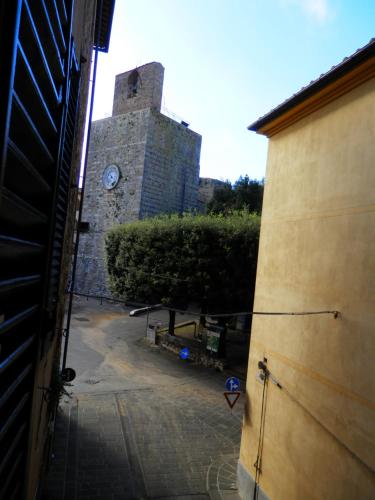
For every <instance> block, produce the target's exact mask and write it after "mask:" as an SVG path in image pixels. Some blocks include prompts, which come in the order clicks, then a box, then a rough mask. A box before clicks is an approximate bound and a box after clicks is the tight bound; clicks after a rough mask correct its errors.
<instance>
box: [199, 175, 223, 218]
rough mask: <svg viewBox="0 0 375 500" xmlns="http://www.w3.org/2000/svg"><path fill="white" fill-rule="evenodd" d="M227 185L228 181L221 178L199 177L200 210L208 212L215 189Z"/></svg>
mask: <svg viewBox="0 0 375 500" xmlns="http://www.w3.org/2000/svg"><path fill="white" fill-rule="evenodd" d="M225 185H226V183H225V182H224V181H220V180H219V179H210V178H209V177H201V178H200V179H199V190H198V209H199V211H200V212H202V213H205V212H206V208H207V203H208V202H209V201H211V200H212V198H213V196H214V192H215V190H216V189H218V188H221V187H223V186H225Z"/></svg>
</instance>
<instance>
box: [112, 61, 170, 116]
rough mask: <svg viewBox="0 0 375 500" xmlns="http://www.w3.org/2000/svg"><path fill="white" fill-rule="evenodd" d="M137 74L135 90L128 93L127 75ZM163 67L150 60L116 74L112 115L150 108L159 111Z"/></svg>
mask: <svg viewBox="0 0 375 500" xmlns="http://www.w3.org/2000/svg"><path fill="white" fill-rule="evenodd" d="M134 72H137V73H138V75H139V78H138V84H137V85H136V87H137V88H136V91H135V92H134V93H133V92H130V94H129V77H130V76H131V75H132V74H134ZM163 80H164V68H163V66H162V65H161V64H160V63H157V62H152V63H149V64H145V65H144V66H140V67H139V68H135V69H132V70H131V71H126V72H125V73H121V74H120V75H116V81H115V95H114V99H113V109H112V116H116V115H121V114H124V113H128V112H129V111H137V110H139V109H145V108H152V109H156V110H158V111H160V107H161V98H162V93H163Z"/></svg>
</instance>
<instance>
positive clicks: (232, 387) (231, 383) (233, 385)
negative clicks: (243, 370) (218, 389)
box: [225, 377, 240, 392]
mask: <svg viewBox="0 0 375 500" xmlns="http://www.w3.org/2000/svg"><path fill="white" fill-rule="evenodd" d="M225 388H226V390H227V391H229V392H234V391H238V390H239V388H240V381H239V380H238V378H237V377H229V378H227V380H226V382H225Z"/></svg>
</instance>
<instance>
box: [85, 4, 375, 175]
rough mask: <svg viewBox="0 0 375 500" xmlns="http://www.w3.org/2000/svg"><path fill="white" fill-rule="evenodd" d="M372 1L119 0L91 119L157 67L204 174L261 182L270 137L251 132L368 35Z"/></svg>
mask: <svg viewBox="0 0 375 500" xmlns="http://www.w3.org/2000/svg"><path fill="white" fill-rule="evenodd" d="M374 26H375V0H230V1H229V0H116V7H115V13H114V19H113V25H112V34H111V41H110V48H109V52H108V53H107V54H104V53H101V54H100V56H99V63H98V71H97V82H96V94H95V104H94V114H93V119H94V120H96V119H100V118H104V117H108V116H110V115H111V112H112V101H113V91H114V82H115V75H116V74H119V73H123V72H124V71H128V70H130V69H132V68H134V67H137V66H141V65H143V64H146V63H149V62H152V61H157V62H160V63H161V64H162V65H163V66H164V68H165V74H164V90H163V106H164V107H165V108H166V109H167V110H169V111H170V112H172V113H174V114H175V115H177V116H178V117H180V118H181V119H183V120H185V121H187V122H188V123H189V124H190V128H191V129H192V130H194V131H195V132H198V133H199V134H201V135H202V150H201V160H200V165H201V166H200V175H201V177H212V178H217V179H222V180H226V179H229V180H230V181H231V182H234V181H236V180H237V179H238V178H239V177H240V176H241V175H242V176H244V175H248V176H249V177H250V178H252V179H262V178H263V177H264V175H265V167H266V160H267V139H266V138H265V137H263V136H260V135H257V134H255V133H254V132H250V131H248V130H247V126H248V125H249V124H250V123H253V122H254V121H255V120H256V119H257V118H258V117H260V116H262V115H264V114H266V113H268V111H270V110H271V109H272V108H273V107H275V106H277V105H278V104H280V103H281V102H282V101H284V100H285V99H287V98H288V97H290V96H291V95H292V94H294V93H295V92H296V91H298V90H299V89H300V88H301V87H303V86H305V85H307V84H308V83H309V82H310V81H311V80H314V79H316V78H317V77H319V75H320V74H321V73H324V72H326V71H327V70H329V69H330V68H331V66H333V65H335V64H337V63H339V62H340V61H341V60H342V59H343V58H344V57H346V56H349V55H351V54H352V53H353V52H355V51H356V50H357V49H358V48H359V47H362V46H363V45H365V44H366V43H367V42H368V41H369V40H370V39H371V38H372V37H373V36H375V32H374Z"/></svg>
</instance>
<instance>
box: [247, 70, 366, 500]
mask: <svg viewBox="0 0 375 500" xmlns="http://www.w3.org/2000/svg"><path fill="white" fill-rule="evenodd" d="M374 116H375V80H374V79H372V80H370V81H368V82H367V83H365V84H362V85H361V86H360V87H357V88H356V89H354V90H352V91H351V92H349V93H348V94H346V95H344V96H342V97H340V98H338V99H337V100H336V101H334V102H332V103H330V104H328V105H327V106H325V107H324V108H322V109H320V110H319V111H316V112H315V113H313V114H311V115H310V116H308V117H306V118H304V119H303V120H301V121H300V122H298V123H296V124H294V125H292V126H291V127H289V128H288V129H286V130H284V131H283V132H280V133H279V134H277V135H275V136H274V137H272V138H271V140H270V143H269V154H268V164H267V174H266V184H265V193H264V202H263V214H262V227H261V237H260V250H259V261H258V273H257V283H256V293H255V304H254V310H260V311H319V310H339V311H340V312H341V316H340V317H339V318H338V319H334V318H333V317H332V316H331V315H321V316H297V317H293V316H255V317H254V319H253V326H252V334H251V346H250V359H249V369H248V379H247V395H246V397H247V405H246V413H245V418H244V429H243V436H242V444H241V454H240V463H239V479H240V488H241V494H242V496H243V498H252V494H253V492H252V484H253V482H252V478H254V475H255V468H254V463H255V461H256V457H257V450H258V438H259V424H260V414H261V398H262V391H263V385H262V384H261V383H259V382H258V381H257V380H256V374H257V372H258V368H257V364H258V361H259V360H263V359H264V358H266V359H267V366H268V368H269V370H270V371H271V372H272V374H273V375H274V376H275V377H276V379H277V380H278V381H279V382H280V384H281V385H282V386H283V389H279V388H278V387H277V386H276V385H274V384H272V383H271V382H270V383H269V385H268V392H267V399H266V414H265V415H266V416H265V431H264V444H263V453H262V473H261V475H260V486H261V490H262V493H263V494H265V495H267V496H268V497H269V498H275V499H278V500H279V499H280V500H283V499H285V500H293V499H296V500H297V499H298V500H300V499H301V498H303V499H309V498H313V499H320V500H321V499H330V500H331V499H341V500H342V499H348V500H349V499H352V498H361V499H370V498H373V495H374V491H375V482H374V469H375V445H374V444H375V419H374V409H375V404H374V394H375V383H374V381H375V377H374V359H375V345H374V338H375V337H374V324H375V310H374V302H373V299H374V291H375V290H374V282H375V279H374V278H375V268H374V255H375V217H374V213H375V211H374V207H375V200H374V185H375V168H374V165H375V148H374V144H375V119H374Z"/></svg>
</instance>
